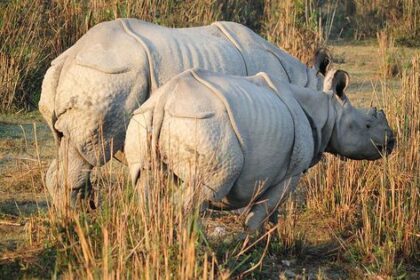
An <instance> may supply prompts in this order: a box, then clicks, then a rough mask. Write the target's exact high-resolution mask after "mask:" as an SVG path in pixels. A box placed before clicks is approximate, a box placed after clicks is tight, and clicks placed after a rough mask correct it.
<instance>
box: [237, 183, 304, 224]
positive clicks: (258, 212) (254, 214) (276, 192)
mask: <svg viewBox="0 0 420 280" xmlns="http://www.w3.org/2000/svg"><path fill="white" fill-rule="evenodd" d="M299 178H300V176H294V177H292V178H288V179H286V180H283V181H282V182H280V183H279V184H277V185H274V186H272V187H270V188H269V189H267V191H265V192H264V194H263V195H262V196H261V197H260V198H259V199H258V201H257V202H256V203H255V205H254V206H252V208H251V211H250V213H249V214H248V216H247V217H246V220H245V227H246V229H247V230H248V232H255V231H256V230H258V229H259V228H260V227H261V225H262V224H263V222H264V221H265V220H266V219H267V218H270V220H271V216H272V215H276V213H277V208H278V206H279V205H280V204H281V202H282V201H283V200H284V199H285V198H286V194H287V193H289V191H290V190H292V189H294V188H295V187H296V185H297V183H298V181H299Z"/></svg>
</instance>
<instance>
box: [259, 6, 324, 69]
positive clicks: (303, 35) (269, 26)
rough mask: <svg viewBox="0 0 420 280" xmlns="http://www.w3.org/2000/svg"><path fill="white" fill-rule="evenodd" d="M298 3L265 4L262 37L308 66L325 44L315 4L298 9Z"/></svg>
mask: <svg viewBox="0 0 420 280" xmlns="http://www.w3.org/2000/svg"><path fill="white" fill-rule="evenodd" d="M298 2H299V1H294V0H285V1H275V0H267V1H265V2H264V19H265V20H264V24H263V31H262V33H263V34H265V36H266V37H267V39H268V40H269V41H271V42H273V43H275V44H277V45H279V46H281V47H282V48H284V49H285V50H286V51H288V52H289V53H290V54H292V55H294V56H296V57H297V58H299V59H300V60H301V61H303V62H304V63H310V62H311V61H310V60H311V59H312V57H313V54H314V53H315V51H316V49H318V48H319V47H321V46H323V42H324V34H323V30H322V24H321V18H320V17H319V15H318V14H317V5H316V1H314V0H310V1H305V3H304V5H302V6H301V7H300V8H298V7H297V6H298V4H299V3H298Z"/></svg>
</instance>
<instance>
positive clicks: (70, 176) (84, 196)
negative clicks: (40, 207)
mask: <svg viewBox="0 0 420 280" xmlns="http://www.w3.org/2000/svg"><path fill="white" fill-rule="evenodd" d="M92 168H93V166H92V165H91V164H89V163H88V162H87V161H86V160H85V159H84V158H83V157H82V156H81V155H80V153H79V152H78V150H77V149H76V148H75V147H74V145H72V143H71V142H70V141H69V140H68V139H67V138H66V137H64V138H62V139H61V141H60V146H59V150H58V157H57V160H56V159H54V160H53V161H52V162H51V164H50V167H49V169H48V171H47V174H46V185H47V189H48V192H49V193H50V195H51V198H52V202H53V204H54V206H55V207H56V208H57V209H64V208H65V207H67V206H71V207H76V206H78V204H79V203H84V202H87V205H86V206H87V207H89V208H95V205H94V203H93V192H92V184H91V181H90V173H91V171H92Z"/></svg>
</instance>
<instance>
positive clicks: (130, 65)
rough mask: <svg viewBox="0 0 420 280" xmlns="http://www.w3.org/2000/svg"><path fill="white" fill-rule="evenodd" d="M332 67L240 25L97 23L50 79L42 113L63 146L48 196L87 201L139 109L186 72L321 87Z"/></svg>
mask: <svg viewBox="0 0 420 280" xmlns="http://www.w3.org/2000/svg"><path fill="white" fill-rule="evenodd" d="M329 61H330V58H329V56H328V55H327V53H326V52H325V51H321V52H318V53H317V55H316V57H315V59H314V62H315V63H314V67H313V68H308V67H307V66H306V65H304V64H302V63H301V62H300V61H298V60H297V59H296V58H294V57H292V56H291V55H289V54H288V53H286V52H285V51H283V50H282V49H279V48H277V47H275V46H274V45H272V44H271V43H269V42H267V41H266V40H264V39H263V38H261V37H260V36H258V35H257V34H255V33H254V32H252V31H251V30H250V29H248V28H247V27H245V26H243V25H240V24H237V23H233V22H215V23H213V24H211V25H209V26H203V27H195V28H179V29H174V28H166V27H162V26H158V25H154V24H151V23H147V22H144V21H141V20H135V19H118V20H115V21H110V22H104V23H101V24H98V25H96V26H95V27H93V28H92V29H91V30H89V31H88V32H87V33H86V34H85V35H84V36H83V37H82V38H80V40H79V41H77V42H76V43H75V44H74V45H73V46H72V47H71V48H69V49H68V50H67V51H65V52H64V53H63V54H61V55H60V56H59V57H58V58H56V59H55V60H54V61H53V62H52V65H51V67H50V68H49V69H48V71H47V73H46V75H45V78H44V82H43V85H42V94H41V100H40V102H39V110H40V111H41V113H42V115H43V116H44V118H45V119H46V120H47V122H48V124H49V126H50V128H51V130H52V131H53V134H54V137H55V139H56V142H57V146H58V147H59V151H58V159H57V160H54V161H53V162H52V163H51V165H50V168H49V170H48V172H47V176H46V182H47V186H48V188H49V191H50V193H51V194H52V196H53V198H57V199H60V198H61V197H62V195H63V188H64V185H67V187H69V188H70V189H71V193H72V197H73V198H75V197H77V196H78V195H82V196H83V195H84V193H85V191H86V190H89V189H90V181H89V174H90V171H91V169H92V168H93V167H94V166H100V165H102V164H104V163H106V162H107V161H108V160H109V159H110V158H111V157H112V156H113V155H114V154H115V153H116V152H117V151H119V150H122V149H123V143H124V139H125V131H126V127H127V123H128V120H129V118H130V116H131V113H132V112H133V110H134V109H136V108H137V107H138V106H139V105H141V104H142V103H143V102H144V101H145V100H146V99H147V98H149V96H150V93H151V92H152V91H153V90H154V89H156V88H158V87H159V86H160V85H162V84H163V83H165V82H166V81H168V80H169V79H170V78H172V77H173V76H175V75H177V74H179V73H181V72H183V71H184V70H187V69H190V68H194V67H199V68H202V69H207V70H211V71H214V72H220V73H227V74H233V75H240V76H246V75H254V74H256V73H258V72H261V71H264V72H267V73H269V74H270V75H271V76H273V77H277V78H280V79H284V80H286V81H288V82H290V83H293V84H296V85H300V86H304V87H308V88H312V89H321V88H322V86H323V77H324V75H325V72H326V69H327V66H328V63H329ZM64 183H66V184H64Z"/></svg>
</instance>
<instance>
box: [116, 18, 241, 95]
mask: <svg viewBox="0 0 420 280" xmlns="http://www.w3.org/2000/svg"><path fill="white" fill-rule="evenodd" d="M121 21H122V22H123V23H124V24H125V26H126V29H127V30H128V32H129V33H131V34H132V35H133V36H134V37H136V39H137V40H138V41H139V42H141V44H142V45H145V46H147V48H148V51H149V55H150V60H151V64H152V67H153V71H152V73H151V75H152V84H153V83H154V85H152V86H153V87H159V86H160V85H162V84H163V83H165V82H166V81H168V80H169V79H170V78H172V77H173V76H175V75H176V74H179V73H181V72H183V71H184V70H187V69H190V68H195V67H197V68H202V69H207V70H210V71H214V72H222V73H229V74H236V75H246V71H245V64H244V61H243V59H242V57H241V54H240V53H239V51H238V50H237V49H236V48H235V46H233V45H232V44H231V42H229V41H228V40H227V39H226V38H225V36H224V35H223V34H222V33H221V32H220V31H219V29H218V28H217V27H215V26H202V27H192V28H167V27H163V26H159V25H155V24H151V23H147V22H144V21H140V20H135V19H122V20H121Z"/></svg>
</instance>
